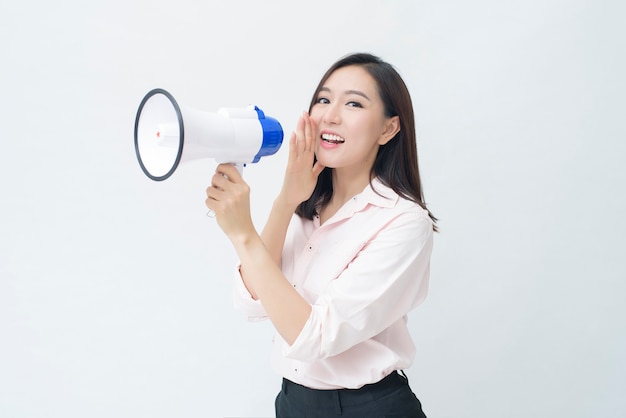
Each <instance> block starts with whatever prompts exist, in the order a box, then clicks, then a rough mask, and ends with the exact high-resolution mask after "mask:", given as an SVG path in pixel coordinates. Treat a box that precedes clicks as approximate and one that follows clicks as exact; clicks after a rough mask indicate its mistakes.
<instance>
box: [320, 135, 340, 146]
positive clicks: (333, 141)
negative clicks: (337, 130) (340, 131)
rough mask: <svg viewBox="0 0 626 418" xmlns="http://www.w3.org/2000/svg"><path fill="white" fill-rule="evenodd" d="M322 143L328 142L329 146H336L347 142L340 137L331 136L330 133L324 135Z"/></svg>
mask: <svg viewBox="0 0 626 418" xmlns="http://www.w3.org/2000/svg"><path fill="white" fill-rule="evenodd" d="M322 141H324V142H327V143H329V144H334V145H337V144H343V143H344V142H346V140H345V139H343V138H342V137H340V136H339V135H336V134H330V133H322Z"/></svg>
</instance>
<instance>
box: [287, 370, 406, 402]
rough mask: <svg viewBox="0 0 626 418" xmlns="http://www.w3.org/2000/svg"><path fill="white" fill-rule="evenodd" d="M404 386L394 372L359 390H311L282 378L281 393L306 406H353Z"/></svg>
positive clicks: (404, 379) (401, 378)
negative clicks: (333, 404)
mask: <svg viewBox="0 0 626 418" xmlns="http://www.w3.org/2000/svg"><path fill="white" fill-rule="evenodd" d="M406 385H408V381H407V379H406V378H405V377H403V376H401V375H400V374H399V373H398V372H397V371H394V372H392V373H391V374H389V375H388V376H387V377H385V378H384V379H382V380H380V381H379V382H376V383H371V384H369V385H365V386H363V387H361V388H359V389H311V388H308V387H306V386H302V385H299V384H297V383H294V382H292V381H291V380H288V379H285V378H283V384H282V391H283V393H284V394H285V395H286V396H288V397H292V396H293V397H295V398H297V399H298V400H299V401H301V402H304V403H306V404H307V405H320V404H328V403H332V402H339V403H340V404H341V405H343V406H354V405H361V404H363V403H364V402H368V401H373V400H376V399H380V398H382V397H384V396H387V395H388V394H390V393H392V392H393V391H395V390H397V389H398V388H400V387H402V386H406Z"/></svg>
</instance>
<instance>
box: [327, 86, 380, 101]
mask: <svg viewBox="0 0 626 418" xmlns="http://www.w3.org/2000/svg"><path fill="white" fill-rule="evenodd" d="M322 91H325V92H328V93H330V89H329V88H328V87H322V88H320V92H322ZM344 94H356V95H357V96H361V97H363V98H365V99H367V100H369V101H370V102H371V101H372V99H370V98H369V97H367V94H365V93H363V92H362V91H360V90H346V91H344Z"/></svg>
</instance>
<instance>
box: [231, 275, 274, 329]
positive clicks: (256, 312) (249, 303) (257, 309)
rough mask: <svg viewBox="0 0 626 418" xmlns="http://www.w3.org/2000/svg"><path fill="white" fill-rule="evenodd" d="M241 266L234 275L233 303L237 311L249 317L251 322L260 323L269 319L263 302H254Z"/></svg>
mask: <svg viewBox="0 0 626 418" xmlns="http://www.w3.org/2000/svg"><path fill="white" fill-rule="evenodd" d="M239 269H240V266H237V269H236V270H235V273H234V274H233V303H234V305H235V309H236V310H237V311H239V312H241V313H243V314H244V315H246V316H247V317H248V320H249V321H259V320H262V319H266V318H267V313H266V312H265V308H263V305H262V304H261V301H259V300H254V299H253V298H252V295H251V294H250V292H248V289H247V288H246V285H245V284H244V282H243V278H242V277H241V272H240V270H239Z"/></svg>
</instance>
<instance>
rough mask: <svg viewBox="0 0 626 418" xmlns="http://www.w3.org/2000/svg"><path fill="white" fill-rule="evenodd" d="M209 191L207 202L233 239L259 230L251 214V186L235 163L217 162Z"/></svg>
mask: <svg viewBox="0 0 626 418" xmlns="http://www.w3.org/2000/svg"><path fill="white" fill-rule="evenodd" d="M206 195H207V199H206V201H205V203H206V206H207V207H208V208H209V209H210V210H212V211H213V213H215V219H216V220H217V223H218V225H219V226H220V228H222V230H223V231H224V233H225V234H226V235H227V236H228V238H230V239H231V241H233V242H234V241H236V240H239V239H245V238H246V237H247V236H248V234H251V233H252V234H254V233H256V230H255V229H254V225H253V223H252V217H251V216H250V187H249V186H248V184H247V183H246V182H245V181H244V180H243V178H242V177H241V175H240V174H239V171H237V168H236V167H235V166H234V165H232V164H220V165H218V166H217V168H216V169H215V174H214V175H213V178H212V179H211V186H209V187H207V189H206Z"/></svg>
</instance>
